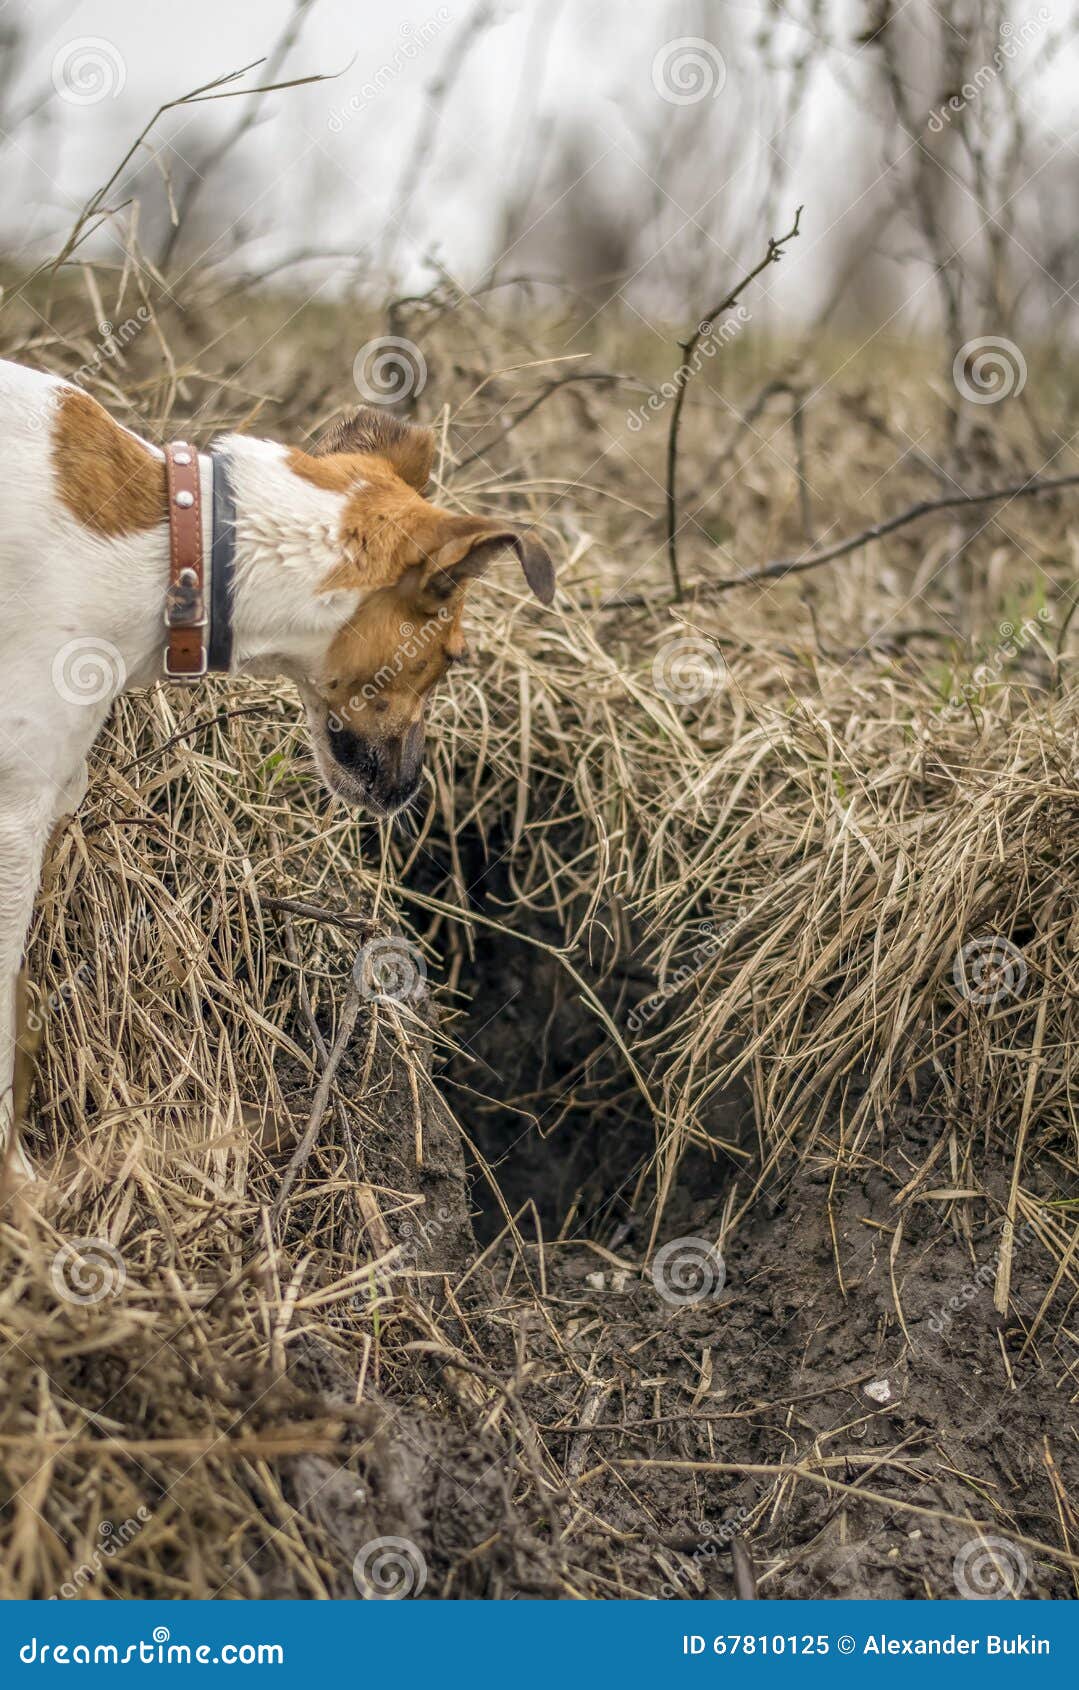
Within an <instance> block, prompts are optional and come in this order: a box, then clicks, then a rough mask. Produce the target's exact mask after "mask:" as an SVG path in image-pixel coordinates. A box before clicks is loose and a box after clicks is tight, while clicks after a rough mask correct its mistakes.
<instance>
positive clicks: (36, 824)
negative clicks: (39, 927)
mask: <svg viewBox="0 0 1079 1690" xmlns="http://www.w3.org/2000/svg"><path fill="white" fill-rule="evenodd" d="M55 814H56V805H55V801H54V800H53V799H51V798H50V799H46V798H44V797H42V798H41V799H35V800H32V801H24V802H16V803H12V802H10V801H9V802H8V803H4V801H3V797H2V795H0V1162H4V1163H7V1162H8V1161H9V1158H10V1162H11V1164H13V1165H14V1166H15V1167H17V1168H18V1169H19V1170H20V1171H21V1172H23V1173H26V1174H28V1173H30V1172H31V1171H32V1170H31V1168H30V1164H29V1162H28V1161H27V1158H26V1155H25V1152H24V1151H23V1150H22V1148H21V1146H19V1145H18V1144H14V1145H10V1144H9V1141H10V1139H11V1137H12V1132H13V1126H14V1122H15V1094H14V1077H15V1049H16V1041H17V1039H18V1035H19V1027H18V1010H17V1004H18V991H19V969H20V966H21V963H22V953H23V946H24V945H25V943H26V933H27V929H28V928H29V926H30V917H31V915H32V914H33V909H34V897H35V895H36V893H37V887H38V880H39V878H40V875H41V863H42V859H43V857H44V855H45V845H46V842H47V841H48V838H49V834H50V832H51V829H52V824H53V818H54V816H55Z"/></svg>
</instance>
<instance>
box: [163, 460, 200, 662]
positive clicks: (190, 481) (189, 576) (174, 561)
mask: <svg viewBox="0 0 1079 1690" xmlns="http://www.w3.org/2000/svg"><path fill="white" fill-rule="evenodd" d="M165 481H166V486H167V489H168V499H169V587H168V592H167V593H166V595H165V627H166V628H167V629H168V648H167V650H166V652H165V674H166V675H167V676H168V677H169V679H170V680H176V681H197V680H199V679H201V677H202V676H203V675H205V673H206V667H207V663H206V597H205V592H204V586H203V556H202V487H201V479H200V475H199V455H198V453H197V452H196V450H195V448H194V446H189V445H188V443H187V441H186V440H172V441H170V442H169V444H168V445H167V446H166V447H165Z"/></svg>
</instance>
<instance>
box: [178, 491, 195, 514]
mask: <svg viewBox="0 0 1079 1690" xmlns="http://www.w3.org/2000/svg"><path fill="white" fill-rule="evenodd" d="M173 503H174V504H177V505H179V506H180V508H181V510H185V511H186V510H188V509H189V508H190V506H191V505H193V504H194V503H195V495H194V493H189V492H188V491H187V488H186V487H184V488H183V489H181V491H180V492H179V493H177V495H176V498H175V499H174V500H173Z"/></svg>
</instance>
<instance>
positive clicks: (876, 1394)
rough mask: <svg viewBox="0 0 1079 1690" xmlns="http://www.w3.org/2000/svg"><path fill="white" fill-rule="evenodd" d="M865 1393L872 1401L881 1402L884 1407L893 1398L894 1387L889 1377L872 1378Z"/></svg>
mask: <svg viewBox="0 0 1079 1690" xmlns="http://www.w3.org/2000/svg"><path fill="white" fill-rule="evenodd" d="M865 1394H866V1396H867V1397H869V1399H870V1401H871V1402H879V1403H880V1404H881V1406H882V1407H883V1405H884V1404H885V1403H889V1402H891V1400H892V1387H891V1384H890V1382H889V1381H888V1380H887V1379H871V1380H870V1381H869V1384H868V1385H866V1387H865Z"/></svg>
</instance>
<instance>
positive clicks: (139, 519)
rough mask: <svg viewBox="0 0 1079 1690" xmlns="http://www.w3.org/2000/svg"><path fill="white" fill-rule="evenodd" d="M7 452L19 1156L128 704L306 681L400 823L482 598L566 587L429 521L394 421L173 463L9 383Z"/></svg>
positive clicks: (312, 698)
mask: <svg viewBox="0 0 1079 1690" xmlns="http://www.w3.org/2000/svg"><path fill="white" fill-rule="evenodd" d="M0 439H2V440H3V443H4V451H3V460H2V463H0V590H2V593H3V607H4V621H3V633H2V636H0V651H2V656H3V663H2V667H0V1111H2V1113H0V1145H2V1144H4V1143H6V1142H7V1140H8V1138H9V1136H10V1122H11V1119H12V1116H13V1100H12V1076H13V1066H14V1054H15V1036H16V1029H15V1016H16V993H17V978H18V972H19V967H20V963H21V958H22V951H23V946H24V943H25V938H26V932H27V928H28V926H29V922H30V916H31V913H32V909H33V902H34V897H35V894H36V891H37V886H38V878H39V875H40V871H41V863H42V857H43V854H44V851H45V847H46V844H47V841H48V839H49V836H50V833H51V832H52V829H53V828H54V826H55V825H56V823H57V822H58V821H59V820H60V819H61V818H62V817H64V816H65V815H68V814H70V813H71V812H72V811H73V810H74V809H75V807H76V806H77V805H78V803H79V801H80V799H81V797H82V794H83V791H84V789H85V782H86V755H87V753H88V751H89V750H90V748H91V746H92V745H93V743H94V740H95V739H96V737H97V735H98V733H99V732H100V730H101V727H102V725H103V723H104V721H105V718H106V716H107V715H108V712H109V709H110V706H111V705H112V703H113V701H114V699H115V698H116V697H117V696H118V694H119V693H121V692H123V691H125V690H126V689H127V688H129V687H145V686H149V685H151V684H153V683H154V682H155V681H158V680H160V679H161V678H162V677H163V676H165V675H169V674H173V675H180V676H183V677H184V678H197V676H198V675H199V674H201V673H205V672H206V669H207V668H211V669H220V670H226V671H227V672H229V673H232V674H247V675H259V676H273V675H281V676H285V677H287V678H289V679H291V680H293V681H294V682H295V683H296V685H297V687H298V689H299V693H300V696H301V698H302V700H303V703H304V706H305V708H306V711H307V719H308V722H309V724H310V730H311V737H312V740H313V743H314V750H315V756H316V759H317V762H318V766H319V770H320V772H321V774H322V776H323V778H324V780H325V781H326V783H327V785H328V786H329V787H330V788H332V790H333V791H334V792H337V793H340V794H341V795H342V796H343V797H345V798H346V799H349V800H350V801H352V802H355V803H357V804H362V805H365V806H367V807H368V808H369V809H371V810H373V811H375V812H377V813H380V814H388V813H391V812H392V811H394V810H397V809H399V808H400V807H401V806H402V805H403V804H406V803H407V802H408V801H409V799H410V798H411V797H412V796H413V794H414V793H415V791H416V788H417V785H418V783H419V780H420V774H421V767H422V761H423V745H424V712H425V708H426V703H427V699H428V696H429V694H430V692H431V689H432V687H433V686H434V685H435V683H436V682H437V681H438V680H439V678H440V677H441V676H442V675H443V673H444V672H445V670H446V667H447V665H448V664H450V663H453V662H454V661H458V660H460V659H461V658H462V657H463V656H464V655H465V644H464V636H463V633H462V628H461V612H462V605H463V601H464V595H465V590H466V587H467V585H468V583H469V581H471V580H473V579H474V578H475V577H476V576H477V575H479V574H481V573H482V572H483V571H484V570H485V569H486V568H487V566H488V565H489V563H490V562H491V561H492V559H493V558H494V557H495V556H497V555H498V554H499V553H502V552H504V551H506V550H507V549H508V548H512V549H513V550H514V551H516V553H517V556H518V558H519V559H520V562H521V564H522V566H523V569H524V573H525V576H526V578H527V580H528V582H529V584H530V586H531V587H532V589H533V591H534V592H535V593H536V594H537V596H538V597H539V598H540V599H541V600H542V601H543V602H544V603H550V601H551V599H552V597H553V594H554V574H553V570H552V567H551V560H550V558H549V556H548V555H547V552H546V551H545V550H544V548H543V546H542V545H540V543H539V542H538V541H537V540H536V539H535V538H534V537H533V536H532V535H531V534H529V533H527V532H520V531H518V530H516V529H513V528H510V527H507V526H506V524H505V523H501V522H495V521H490V520H488V519H486V518H482V517H470V516H462V515H457V514H455V513H453V512H450V511H446V510H440V509H439V508H438V507H437V506H435V505H432V504H430V503H428V501H427V500H426V499H425V498H424V497H423V490H424V488H425V486H426V485H427V481H428V477H429V474H430V470H431V464H432V458H433V452H434V439H433V436H432V435H431V433H430V431H429V430H427V429H424V428H419V427H417V426H415V425H413V424H410V423H403V422H400V421H398V420H397V419H396V418H393V417H391V416H388V415H384V414H381V413H379V412H377V411H372V410H368V409H360V410H359V411H356V412H354V413H353V414H351V415H349V416H348V417H346V418H345V419H343V420H342V421H341V422H340V423H338V424H337V425H336V427H335V428H334V429H333V431H332V432H331V434H330V436H329V437H328V438H327V439H326V440H325V441H323V442H322V444H321V445H320V446H319V448H318V449H317V450H316V451H315V452H313V453H308V452H306V451H301V450H298V449H296V448H290V447H286V446H282V445H278V444H276V443H275V442H273V441H268V440H252V439H248V438H246V437H245V436H240V435H231V436H228V437H226V438H224V439H222V440H219V441H217V442H215V443H214V447H213V452H212V454H200V453H197V452H195V451H194V449H193V448H188V447H186V446H183V445H180V446H172V447H169V448H166V449H165V450H161V449H159V448H158V447H156V446H153V445H150V444H148V443H147V442H146V441H144V440H142V439H140V438H139V437H138V436H137V435H135V434H133V433H131V432H130V431H129V430H127V429H126V428H123V427H121V426H120V425H119V424H118V423H116V422H114V421H113V419H112V418H111V417H110V416H109V415H108V413H107V411H105V410H104V409H103V408H102V407H101V406H100V405H99V404H98V403H97V402H96V401H95V400H94V399H91V398H90V397H89V395H88V394H86V393H83V392H82V391H81V390H80V389H78V388H76V387H72V386H71V385H69V384H68V383H66V382H64V381H61V380H59V379H57V378H56V377H54V376H49V375H43V374H41V373H40V372H39V371H36V370H30V369H25V368H23V367H21V366H19V365H16V364H10V363H4V362H0ZM204 570H205V572H206V574H204ZM206 575H208V577H209V578H208V579H207V578H206ZM19 1160H20V1163H23V1159H22V1157H21V1155H20V1157H19ZM23 1165H24V1166H25V1164H24V1163H23Z"/></svg>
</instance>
